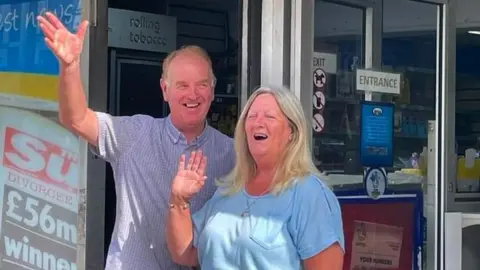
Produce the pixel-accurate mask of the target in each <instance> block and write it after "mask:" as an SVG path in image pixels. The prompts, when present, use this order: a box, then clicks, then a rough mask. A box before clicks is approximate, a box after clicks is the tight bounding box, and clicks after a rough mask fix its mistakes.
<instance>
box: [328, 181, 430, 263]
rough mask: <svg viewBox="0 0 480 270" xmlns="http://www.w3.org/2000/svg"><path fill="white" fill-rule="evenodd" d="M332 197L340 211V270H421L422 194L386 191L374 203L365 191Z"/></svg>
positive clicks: (361, 189) (422, 236) (351, 191)
mask: <svg viewBox="0 0 480 270" xmlns="http://www.w3.org/2000/svg"><path fill="white" fill-rule="evenodd" d="M335 193H336V195H337V198H338V200H339V202H340V205H341V208H342V219H343V226H344V233H345V251H346V253H345V263H344V268H343V269H345V270H348V269H357V268H358V269H362V267H366V268H370V267H371V268H394V269H402V270H403V269H405V270H407V269H408V270H410V269H414V270H420V269H422V261H423V260H422V256H423V243H424V222H423V192H422V191H421V190H418V191H400V192H396V191H393V190H389V189H387V190H386V191H385V193H384V194H383V195H382V196H380V197H378V198H377V199H372V198H370V197H369V196H368V194H367V193H366V191H365V189H364V188H359V189H357V190H349V191H338V192H335ZM396 265H398V266H396Z"/></svg>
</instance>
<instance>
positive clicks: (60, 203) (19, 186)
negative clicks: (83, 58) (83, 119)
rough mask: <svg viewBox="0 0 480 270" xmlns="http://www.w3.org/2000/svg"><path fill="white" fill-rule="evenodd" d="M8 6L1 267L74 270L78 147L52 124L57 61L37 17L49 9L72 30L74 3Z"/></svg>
mask: <svg viewBox="0 0 480 270" xmlns="http://www.w3.org/2000/svg"><path fill="white" fill-rule="evenodd" d="M8 2H9V4H0V33H1V37H2V38H1V39H0V82H1V83H0V201H1V203H0V241H1V242H2V243H1V244H0V269H8V270H16V269H22V270H23V269H33V270H37V269H42V270H43V269H49V270H52V269H53V270H54V269H62V270H76V269H77V268H78V267H77V254H78V253H77V247H78V242H79V240H80V239H83V238H84V234H83V233H82V232H84V229H83V222H84V220H81V219H80V220H79V219H78V215H79V213H78V209H79V198H80V195H81V194H82V192H81V190H84V189H80V186H81V185H79V179H80V175H81V170H80V167H81V166H80V155H79V154H80V152H79V149H80V143H79V140H78V138H77V137H76V136H74V135H72V134H71V133H70V132H69V131H67V130H66V129H64V128H63V127H62V126H61V125H60V124H59V123H58V121H57V112H56V111H57V107H58V106H57V80H58V61H57V59H56V58H55V56H54V55H53V54H52V53H51V52H50V50H49V49H48V48H47V47H46V46H45V43H44V40H43V35H42V33H41V32H40V30H39V29H38V25H37V19H36V17H37V16H38V15H40V14H42V13H44V12H45V11H47V10H48V11H51V12H53V13H55V14H56V15H57V16H58V17H59V18H60V19H61V20H62V22H63V23H64V24H65V25H66V26H67V28H69V29H70V30H75V28H76V26H77V25H78V23H79V22H80V19H81V18H80V13H81V10H80V2H79V1H77V0H50V1H8ZM28 110H32V111H28ZM80 208H81V207H80ZM81 209H83V208H81ZM80 268H81V267H80Z"/></svg>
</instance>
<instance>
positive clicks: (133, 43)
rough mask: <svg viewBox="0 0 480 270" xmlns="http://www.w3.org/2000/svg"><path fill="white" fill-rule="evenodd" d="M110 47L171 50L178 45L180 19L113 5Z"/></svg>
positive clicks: (157, 50) (110, 13) (109, 18)
mask: <svg viewBox="0 0 480 270" xmlns="http://www.w3.org/2000/svg"><path fill="white" fill-rule="evenodd" d="M108 46H110V47H116V48H123V49H132V50H141V51H151V52H161V53H169V52H171V51H173V50H175V49H176V47H177V19H176V18H175V17H170V16H164V15H157V14H150V13H144V12H137V11H131V10H123V9H114V8H109V9H108Z"/></svg>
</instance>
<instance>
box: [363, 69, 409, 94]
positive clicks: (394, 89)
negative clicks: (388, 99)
mask: <svg viewBox="0 0 480 270" xmlns="http://www.w3.org/2000/svg"><path fill="white" fill-rule="evenodd" d="M356 77H357V79H356V81H357V90H359V91H366V92H376V93H385V94H396V95H399V94H400V84H401V74H400V73H388V72H379V71H372V70H365V69H357V76H356Z"/></svg>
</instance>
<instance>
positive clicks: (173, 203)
mask: <svg viewBox="0 0 480 270" xmlns="http://www.w3.org/2000/svg"><path fill="white" fill-rule="evenodd" d="M188 206H189V205H188V203H187V202H186V201H184V200H182V199H181V198H178V197H176V196H174V195H171V196H170V205H169V210H168V219H167V228H166V236H167V247H168V251H169V252H170V256H172V259H173V261H175V262H176V263H178V264H182V265H190V266H196V265H197V264H198V259H197V251H196V249H195V248H194V247H193V246H192V242H193V226H192V217H191V214H190V208H189V207H188Z"/></svg>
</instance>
